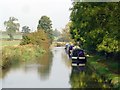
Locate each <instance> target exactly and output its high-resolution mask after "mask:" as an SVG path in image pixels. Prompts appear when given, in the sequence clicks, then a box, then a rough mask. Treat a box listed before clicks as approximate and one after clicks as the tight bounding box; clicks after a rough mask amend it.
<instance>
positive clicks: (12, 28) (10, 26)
mask: <svg viewBox="0 0 120 90" xmlns="http://www.w3.org/2000/svg"><path fill="white" fill-rule="evenodd" d="M17 21H18V19H17V18H15V17H10V18H9V20H8V21H5V22H4V25H5V27H6V31H7V33H8V35H9V37H10V40H12V39H13V34H14V33H15V32H16V31H19V27H20V24H19V23H18V22H17Z"/></svg>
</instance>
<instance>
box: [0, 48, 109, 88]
mask: <svg viewBox="0 0 120 90" xmlns="http://www.w3.org/2000/svg"><path fill="white" fill-rule="evenodd" d="M1 80H2V88H84V87H87V88H89V87H102V88H103V87H109V86H108V85H107V84H106V83H103V81H102V80H101V78H99V77H98V76H97V75H96V74H95V73H94V72H92V71H91V70H90V69H89V68H88V67H71V61H70V60H69V58H68V57H67V55H66V53H65V51H64V48H63V47H54V48H52V49H51V52H49V53H47V54H46V55H43V56H42V57H41V58H39V59H38V60H36V61H31V62H26V63H25V62H24V63H19V64H16V65H14V66H12V67H11V68H9V69H7V70H5V71H3V75H2V78H1ZM1 80H0V81H1Z"/></svg>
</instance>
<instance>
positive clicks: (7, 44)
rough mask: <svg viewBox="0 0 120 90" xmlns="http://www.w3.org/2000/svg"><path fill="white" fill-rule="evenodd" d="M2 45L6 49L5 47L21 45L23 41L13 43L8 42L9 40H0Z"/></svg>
mask: <svg viewBox="0 0 120 90" xmlns="http://www.w3.org/2000/svg"><path fill="white" fill-rule="evenodd" d="M0 42H1V44H0V46H2V47H4V46H14V45H15V46H16V45H19V44H20V42H21V40H12V41H7V40H0Z"/></svg>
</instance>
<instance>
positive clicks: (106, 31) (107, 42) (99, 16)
mask: <svg viewBox="0 0 120 90" xmlns="http://www.w3.org/2000/svg"><path fill="white" fill-rule="evenodd" d="M70 10H71V14H70V20H71V25H70V33H71V37H72V38H73V39H74V40H75V41H76V42H77V41H79V42H80V45H81V47H82V48H83V49H85V50H87V51H89V52H94V53H96V52H99V53H101V54H107V55H109V54H110V55H112V56H114V55H115V56H116V55H118V54H119V53H120V49H119V40H120V34H119V31H120V25H119V24H120V2H92V3H91V2H73V4H72V8H70Z"/></svg>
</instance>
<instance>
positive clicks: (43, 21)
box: [37, 16, 53, 42]
mask: <svg viewBox="0 0 120 90" xmlns="http://www.w3.org/2000/svg"><path fill="white" fill-rule="evenodd" d="M37 29H38V31H39V30H41V29H42V30H44V31H45V33H47V34H48V37H49V39H50V40H51V42H52V40H53V30H52V21H51V20H50V18H49V17H47V16H42V17H41V18H40V20H39V22H38V26H37Z"/></svg>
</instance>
